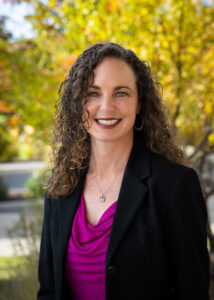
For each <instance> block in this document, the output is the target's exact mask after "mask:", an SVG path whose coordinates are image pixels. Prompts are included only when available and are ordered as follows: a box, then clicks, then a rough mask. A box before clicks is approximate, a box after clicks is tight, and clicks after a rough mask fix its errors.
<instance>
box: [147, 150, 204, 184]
mask: <svg viewBox="0 0 214 300" xmlns="http://www.w3.org/2000/svg"><path fill="white" fill-rule="evenodd" d="M150 171H151V178H153V181H156V182H159V183H160V184H162V185H164V186H166V187H168V188H170V187H171V188H173V187H174V186H175V185H177V184H179V183H180V182H185V181H186V182H193V183H195V184H196V185H198V184H199V185H200V182H199V178H198V175H197V172H196V171H195V169H193V168H190V167H187V166H185V165H182V164H178V163H174V162H172V161H170V160H168V159H167V158H165V157H163V156H161V155H159V154H156V153H154V152H151V162H150Z"/></svg>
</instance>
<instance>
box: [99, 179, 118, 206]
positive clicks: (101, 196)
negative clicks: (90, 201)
mask: <svg viewBox="0 0 214 300" xmlns="http://www.w3.org/2000/svg"><path fill="white" fill-rule="evenodd" d="M115 179H116V176H115ZM94 181H95V183H96V186H97V189H98V190H99V192H100V193H101V195H100V196H99V198H98V200H99V202H104V201H105V194H106V192H107V191H108V190H109V187H110V186H111V185H109V187H108V189H106V191H105V192H104V193H103V192H102V191H101V189H100V187H99V185H98V183H97V181H96V179H95V178H94ZM115 181H116V180H114V183H115ZM114 183H113V184H112V187H113V185H114Z"/></svg>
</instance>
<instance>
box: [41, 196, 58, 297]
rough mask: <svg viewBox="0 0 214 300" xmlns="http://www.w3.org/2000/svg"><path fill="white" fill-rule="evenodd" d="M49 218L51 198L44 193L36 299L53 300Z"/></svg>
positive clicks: (53, 288)
mask: <svg viewBox="0 0 214 300" xmlns="http://www.w3.org/2000/svg"><path fill="white" fill-rule="evenodd" d="M50 219H51V200H50V199H49V198H48V197H47V191H46V193H45V203H44V220H43V227H42V236H41V245H40V256H39V265H38V278H39V283H40V287H39V290H38V293H37V300H54V299H55V287H54V271H53V254H52V248H51V239H50Z"/></svg>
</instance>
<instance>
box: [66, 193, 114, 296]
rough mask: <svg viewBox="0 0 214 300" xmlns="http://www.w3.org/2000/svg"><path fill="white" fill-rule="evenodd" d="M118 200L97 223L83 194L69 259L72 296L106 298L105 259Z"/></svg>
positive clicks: (74, 226) (71, 239) (67, 275)
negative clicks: (93, 219)
mask: <svg viewBox="0 0 214 300" xmlns="http://www.w3.org/2000/svg"><path fill="white" fill-rule="evenodd" d="M116 204H117V201H115V202H114V203H113V204H112V205H111V206H109V207H108V208H107V210H106V211H105V212H104V213H103V214H102V216H101V218H100V219H99V221H98V223H97V224H96V225H95V226H94V225H92V224H91V223H90V222H89V221H88V220H87V218H86V212H85V203H84V198H83V195H81V200H80V203H79V206H78V208H77V212H76V214H75V217H74V221H73V225H72V229H71V233H70V237H69V242H68V249H67V256H66V262H65V279H66V281H67V283H68V285H69V288H70V291H71V295H72V299H75V300H105V259H106V251H107V247H108V241H109V235H110V231H111V226H112V221H113V216H114V212H115V209H116Z"/></svg>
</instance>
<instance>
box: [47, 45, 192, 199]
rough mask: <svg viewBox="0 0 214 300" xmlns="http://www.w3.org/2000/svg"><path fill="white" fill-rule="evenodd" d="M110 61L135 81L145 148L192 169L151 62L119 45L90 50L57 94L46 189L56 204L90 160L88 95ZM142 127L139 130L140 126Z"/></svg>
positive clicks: (73, 69) (86, 51) (76, 181)
mask: <svg viewBox="0 0 214 300" xmlns="http://www.w3.org/2000/svg"><path fill="white" fill-rule="evenodd" d="M107 57H113V58H118V59H120V60H123V61H124V62H126V63H127V64H128V65H129V66H130V67H131V68H132V70H133V71H134V73H135V75H136V81H137V82H136V83H137V89H138V101H139V104H140V112H139V115H138V116H137V118H136V124H137V123H138V122H139V120H138V118H139V119H142V120H143V129H142V130H141V132H140V131H139V133H140V134H142V138H143V139H144V141H145V142H146V145H147V147H148V148H149V149H150V150H151V151H153V152H155V153H158V154H160V155H162V156H164V157H166V158H167V159H168V160H170V161H172V162H175V163H180V164H183V165H187V166H190V162H188V160H187V159H186V158H185V156H184V153H183V151H182V150H181V148H180V147H179V144H180V143H179V142H178V139H177V138H176V134H175V129H174V128H173V126H172V125H169V122H168V121H167V117H166V116H167V110H166V108H165V106H164V105H163V103H162V101H161V95H160V93H159V86H160V84H159V83H157V82H155V80H154V79H153V77H152V74H151V70H150V67H149V65H148V63H147V62H145V61H142V60H140V59H139V58H138V57H137V55H136V54H135V53H134V52H133V51H132V50H129V49H125V48H123V47H121V46H120V45H118V44H115V43H97V44H95V45H93V46H91V47H90V48H88V49H86V50H85V51H84V52H83V53H82V54H81V55H80V56H79V57H78V59H77V60H76V61H75V63H74V64H73V65H72V67H71V69H70V70H69V74H68V76H66V78H65V80H64V81H63V82H62V83H61V85H60V88H59V99H58V101H57V103H56V105H55V109H56V114H55V118H54V119H53V131H52V136H51V146H52V160H53V168H52V169H51V171H52V172H51V173H52V174H51V178H50V180H49V182H48V184H47V186H46V189H47V192H48V196H50V197H51V198H53V199H57V198H58V197H59V196H60V195H61V196H65V195H67V194H69V193H70V192H71V191H73V190H74V188H75V187H76V185H77V184H78V182H79V180H80V177H81V175H82V172H83V171H84V170H85V169H86V168H87V167H88V165H89V159H90V151H91V146H90V136H89V134H88V132H87V130H86V128H87V126H86V125H87V118H86V119H84V120H83V118H82V116H83V113H85V114H86V116H87V117H88V116H89V113H88V111H87V108H86V105H85V104H86V102H87V91H88V88H89V86H90V85H91V84H92V83H93V79H94V72H93V70H94V69H95V68H96V66H97V65H98V64H99V63H101V62H102V61H103V59H105V58H107ZM137 126H138V127H139V124H137Z"/></svg>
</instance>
